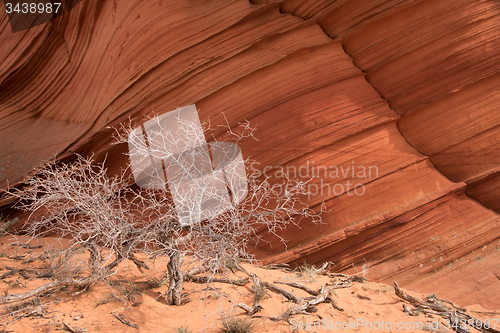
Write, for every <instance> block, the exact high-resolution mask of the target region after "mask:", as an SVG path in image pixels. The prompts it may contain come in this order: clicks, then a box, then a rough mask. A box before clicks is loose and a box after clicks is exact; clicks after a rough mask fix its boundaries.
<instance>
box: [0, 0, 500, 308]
mask: <svg viewBox="0 0 500 333" xmlns="http://www.w3.org/2000/svg"><path fill="white" fill-rule="evenodd" d="M253 2H254V3H250V2H248V1H247V0H234V1H177V0H175V1H174V0H159V1H143V2H139V1H107V0H106V1H98V0H82V1H80V3H79V4H78V5H77V6H76V7H75V8H74V9H73V10H71V11H70V12H68V13H67V14H66V15H64V16H62V17H59V18H57V19H55V20H53V21H51V22H49V23H47V24H44V25H40V26H37V27H34V28H31V29H28V30H24V31H21V32H17V33H13V32H12V30H11V27H10V25H9V21H8V18H7V15H6V14H5V12H4V11H3V10H2V14H0V45H1V46H0V61H1V64H0V117H1V120H2V121H1V122H0V138H1V140H0V186H1V187H2V188H5V187H6V186H7V184H15V183H17V182H19V181H20V180H21V179H22V177H23V176H24V175H25V174H26V173H27V172H29V171H30V170H31V169H32V168H34V167H36V166H38V165H40V163H41V162H43V161H45V160H48V159H50V158H51V157H53V156H59V157H60V158H64V157H66V156H69V155H70V154H71V153H72V152H79V153H81V154H88V153H95V154H96V156H97V158H103V156H105V155H106V154H108V161H110V164H109V166H110V168H111V169H118V168H120V166H121V165H123V164H124V163H126V157H125V156H124V155H123V154H122V153H123V151H125V150H126V149H127V148H126V147H124V146H120V145H118V146H110V145H109V144H110V142H112V141H113V138H112V133H113V130H112V129H111V128H112V127H113V126H116V125H118V124H119V123H121V122H123V121H126V120H128V118H129V117H132V118H135V119H142V118H143V117H144V116H145V115H148V114H151V113H152V112H155V113H162V112H165V111H169V110H172V109H174V108H176V107H178V106H183V105H189V104H193V103H196V105H197V107H198V109H199V112H200V118H201V119H202V120H205V119H208V118H210V120H211V122H212V123H213V124H218V123H221V122H222V121H223V116H222V114H221V112H224V114H225V116H226V118H227V120H228V121H229V123H230V124H232V125H233V126H235V125H236V124H237V123H238V122H239V121H242V120H245V119H247V120H249V121H250V122H251V123H252V124H253V125H255V126H257V131H256V133H255V136H256V137H257V138H258V139H259V140H260V141H257V142H256V141H253V140H247V141H244V142H242V143H241V149H242V151H243V153H244V154H245V156H246V157H248V156H251V157H252V158H253V159H255V160H256V161H258V162H259V163H260V166H262V167H263V166H267V165H269V166H273V167H275V166H284V167H286V166H293V167H296V168H300V166H309V167H311V165H312V161H314V165H315V167H320V166H326V167H330V166H344V167H347V166H366V167H369V166H376V168H377V173H376V175H375V174H374V175H373V176H371V177H364V178H360V177H357V175H354V177H353V175H352V174H351V173H345V174H342V173H340V176H339V177H338V178H335V177H323V178H321V177H319V178H318V179H316V180H315V181H317V182H320V181H321V179H323V181H324V182H325V183H327V184H328V185H329V186H331V187H332V188H333V186H334V185H336V184H342V185H345V184H346V182H347V181H351V182H352V183H356V184H358V183H359V184H362V185H363V186H364V187H365V193H364V194H363V195H360V196H358V195H349V193H344V195H342V196H335V195H334V194H332V193H330V194H328V193H326V190H325V191H323V193H321V192H320V191H318V194H317V195H315V196H312V197H311V198H310V199H309V204H310V205H311V207H315V206H317V205H318V204H319V203H321V201H325V202H326V204H327V206H328V209H329V211H328V212H327V213H326V214H325V215H324V218H323V219H324V222H325V223H324V224H321V225H313V226H310V225H309V224H308V222H307V221H303V223H302V224H301V229H300V230H297V229H296V228H289V229H287V230H286V231H285V232H284V233H283V236H284V237H285V238H286V239H288V240H289V243H288V249H285V248H284V247H283V245H282V244H280V243H279V242H278V241H277V240H275V239H272V238H271V237H270V236H266V237H267V238H268V239H269V241H270V243H269V244H262V243H261V244H259V246H258V247H257V248H256V249H255V253H256V254H257V255H258V256H259V258H261V259H262V260H263V261H264V262H297V263H300V262H302V261H303V260H304V259H305V260H306V261H307V262H308V263H311V264H312V263H319V262H322V261H325V260H331V261H334V262H335V263H336V266H335V267H336V268H337V269H339V270H340V269H344V270H351V271H353V270H360V269H361V266H363V265H364V264H365V263H368V264H369V265H370V271H369V275H368V277H369V278H371V279H373V280H382V281H385V282H390V281H392V280H397V281H398V282H399V283H400V285H403V286H405V287H406V288H409V289H416V290H420V291H423V292H438V293H439V294H440V295H441V296H442V297H445V298H447V297H450V298H454V299H456V300H457V302H459V303H460V304H463V305H468V304H470V303H471V302H472V303H474V302H478V303H482V304H483V305H484V306H485V307H489V308H498V307H500V297H498V296H500V250H499V247H500V216H499V215H498V214H497V213H500V186H499V185H500V154H499V153H500V126H499V125H500V101H499V99H500V93H499V91H500V38H499V37H498V36H499V35H498V31H499V28H500V15H499V14H500V4H499V3H498V2H497V1H494V0H490V1H475V2H471V1H468V0H440V1H435V0H414V1H409V0H363V1H361V0H356V1H353V0H337V1H334V0H316V1H312V0H310V1H308V0H290V1H289V0H285V1H280V2H275V1H265V0H264V1H253ZM214 134H215V135H217V134H218V133H214ZM308 163H309V164H308ZM317 185H318V188H321V186H323V185H324V184H321V183H317ZM338 188H340V187H338ZM351 194H352V193H351ZM3 205H4V207H7V206H8V205H9V204H8V202H3ZM495 211H496V212H495ZM353 267H354V268H353Z"/></svg>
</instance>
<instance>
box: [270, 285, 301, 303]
mask: <svg viewBox="0 0 500 333" xmlns="http://www.w3.org/2000/svg"><path fill="white" fill-rule="evenodd" d="M261 285H262V286H264V287H266V288H267V289H269V290H270V291H272V292H275V293H277V294H280V295H283V296H284V297H285V298H286V299H288V300H290V301H292V302H294V303H302V302H303V301H304V300H303V299H302V298H301V297H299V296H297V295H295V294H294V293H292V292H290V291H288V290H285V289H283V288H281V287H278V286H276V285H274V284H272V283H269V282H261Z"/></svg>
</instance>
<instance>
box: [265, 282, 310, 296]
mask: <svg viewBox="0 0 500 333" xmlns="http://www.w3.org/2000/svg"><path fill="white" fill-rule="evenodd" d="M274 283H277V284H285V285H287V286H290V287H294V288H298V289H302V290H304V291H306V292H307V293H309V294H311V295H313V296H317V295H319V294H320V292H319V291H315V290H312V289H311V288H309V287H308V286H306V285H304V284H302V283H297V282H286V281H274Z"/></svg>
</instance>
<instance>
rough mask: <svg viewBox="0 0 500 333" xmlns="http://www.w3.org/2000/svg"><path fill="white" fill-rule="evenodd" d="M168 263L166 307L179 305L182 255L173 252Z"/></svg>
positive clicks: (182, 279) (182, 277)
mask: <svg viewBox="0 0 500 333" xmlns="http://www.w3.org/2000/svg"><path fill="white" fill-rule="evenodd" d="M169 258H170V261H169V262H168V265H167V269H168V277H169V285H168V290H167V292H166V295H165V300H166V302H167V304H168V305H181V295H182V283H183V281H184V276H183V275H182V271H181V264H182V255H181V253H180V252H179V251H174V252H173V253H172V254H171V255H170V256H169Z"/></svg>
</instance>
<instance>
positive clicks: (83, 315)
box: [0, 236, 500, 333]
mask: <svg viewBox="0 0 500 333" xmlns="http://www.w3.org/2000/svg"><path fill="white" fill-rule="evenodd" d="M19 240H21V241H23V239H19ZM46 241H47V242H48V243H50V242H51V241H53V240H51V239H46ZM1 243H2V244H1V247H0V277H1V282H0V295H13V294H20V293H25V292H28V291H30V290H33V289H35V288H37V287H39V286H41V285H43V284H46V283H49V282H51V280H50V279H44V278H36V277H33V276H31V275H30V274H29V272H30V271H29V269H33V270H41V269H42V268H43V265H44V263H43V262H42V261H40V260H34V261H31V260H27V259H28V258H37V256H39V254H41V253H44V248H43V247H41V248H37V249H30V248H24V247H22V246H20V245H19V243H18V244H17V245H16V239H15V238H14V237H12V236H5V237H3V238H2V239H1ZM29 261H31V262H29ZM242 265H243V267H244V268H245V269H246V270H247V271H252V272H253V273H255V274H256V275H257V276H258V277H259V279H260V281H267V282H271V283H274V282H275V281H285V282H298V283H301V284H305V285H307V286H308V287H309V288H311V289H313V290H319V289H321V286H327V287H328V286H330V287H329V291H330V294H331V297H332V298H333V299H334V300H335V302H336V305H337V306H338V307H340V308H342V309H343V310H344V311H340V310H338V309H335V308H334V307H333V306H332V304H330V303H321V304H319V305H318V306H317V311H316V312H314V313H311V314H298V315H294V316H292V317H291V318H290V320H289V322H288V323H287V322H285V321H278V322H274V321H272V320H270V319H268V318H266V317H272V316H280V315H281V314H283V313H284V312H285V311H286V310H287V309H289V308H291V307H293V306H294V305H295V304H293V303H291V302H290V301H288V300H287V299H286V298H285V297H283V296H282V295H280V294H277V293H274V292H271V291H269V290H268V291H267V294H266V296H265V297H264V299H263V300H262V301H261V302H260V305H261V306H262V307H263V310H262V311H261V312H259V313H257V314H256V315H260V316H263V317H261V318H250V317H249V316H248V315H246V313H245V311H243V310H242V309H240V308H239V307H237V306H236V305H237V304H238V302H244V303H245V304H248V305H250V306H251V305H252V304H253V299H254V296H253V294H252V283H251V282H249V283H248V284H247V285H245V286H233V285H230V284H226V283H214V284H213V285H212V287H214V288H216V290H207V285H206V284H197V283H193V282H185V284H184V289H185V292H186V293H188V296H187V298H186V300H187V303H185V304H184V305H182V306H168V305H166V304H165V301H164V299H163V297H162V295H163V294H164V292H165V291H166V289H167V286H166V285H162V283H161V277H162V276H164V272H165V270H166V268H165V266H166V262H162V261H157V262H156V263H155V265H154V267H153V268H152V269H151V270H150V271H144V272H140V271H139V270H137V268H135V266H134V267H131V266H128V267H124V268H122V269H121V271H119V272H118V274H116V275H115V276H114V277H113V278H112V279H111V281H112V283H111V286H108V285H105V284H98V285H94V286H92V287H91V288H89V289H88V290H86V291H83V292H78V290H75V289H71V290H70V289H65V290H63V291H61V292H58V293H56V294H52V295H44V296H40V297H38V298H37V299H35V301H34V302H33V301H25V302H22V303H23V304H22V306H21V305H20V304H19V303H20V302H18V303H14V304H8V305H5V304H4V305H2V312H1V313H0V315H1V317H0V320H1V325H2V326H0V329H3V330H2V331H0V332H56V331H64V330H65V331H69V332H71V331H72V330H73V332H84V331H85V332H181V333H182V332H193V333H194V332H199V331H205V332H222V322H223V318H241V319H244V320H248V321H251V322H252V323H253V327H254V330H253V332H322V331H323V332H331V331H345V332H399V331H401V332H421V331H434V332H452V330H451V329H447V328H446V325H447V323H446V322H445V321H444V320H443V319H442V318H441V317H439V316H436V315H432V314H430V315H429V314H428V315H425V314H423V313H421V312H420V313H418V315H416V316H409V315H408V314H407V313H405V312H403V304H406V305H407V306H409V307H411V305H410V304H408V303H407V302H404V301H403V300H401V298H399V297H398V296H396V295H395V290H394V288H393V287H392V286H388V285H385V284H379V283H374V282H370V281H367V282H364V283H361V282H354V283H353V284H352V285H351V286H350V287H347V288H335V289H334V288H333V287H332V284H334V283H335V279H336V278H332V277H328V276H326V275H317V276H315V275H314V274H312V273H311V274H307V273H306V272H302V273H300V272H292V271H285V270H283V269H269V268H263V267H252V266H251V265H249V264H246V263H242ZM8 267H13V268H18V269H25V270H24V271H23V272H17V273H14V274H10V272H11V271H12V270H11V269H9V268H8ZM367 276H368V277H369V273H368V274H367ZM245 277H246V275H245V274H244V273H242V272H239V271H236V272H235V274H234V276H233V277H231V278H232V279H235V280H238V279H243V278H245ZM279 286H280V287H282V288H284V289H286V290H288V291H291V292H293V293H295V294H296V295H298V296H299V297H307V296H310V295H308V293H307V292H305V291H303V290H301V289H298V288H293V287H290V286H288V285H282V284H280V285H279ZM401 287H402V288H403V290H404V286H401ZM405 291H406V292H407V293H408V294H410V295H413V296H415V297H419V298H421V299H423V298H424V297H425V296H427V295H419V294H415V293H412V292H411V291H407V290H405ZM75 293H76V295H75ZM438 296H439V295H438ZM451 301H453V300H451ZM467 311H468V313H470V314H472V315H473V316H474V317H475V318H481V319H486V318H489V319H491V320H494V319H495V318H499V317H500V311H499V312H496V313H495V312H491V311H487V310H485V309H482V308H481V307H480V306H471V307H469V308H468V309H467ZM119 318H123V319H124V321H125V322H128V323H130V324H131V325H132V326H136V327H137V328H134V327H132V326H129V325H127V324H126V323H123V322H122V321H120V320H119ZM419 323H421V324H419ZM429 323H431V325H430V326H429ZM492 323H493V322H492ZM320 324H321V325H320ZM356 325H359V326H358V327H356ZM436 325H437V326H436ZM499 327H500V324H499V325H497V328H499ZM181 328H188V329H189V330H185V331H183V330H181Z"/></svg>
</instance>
